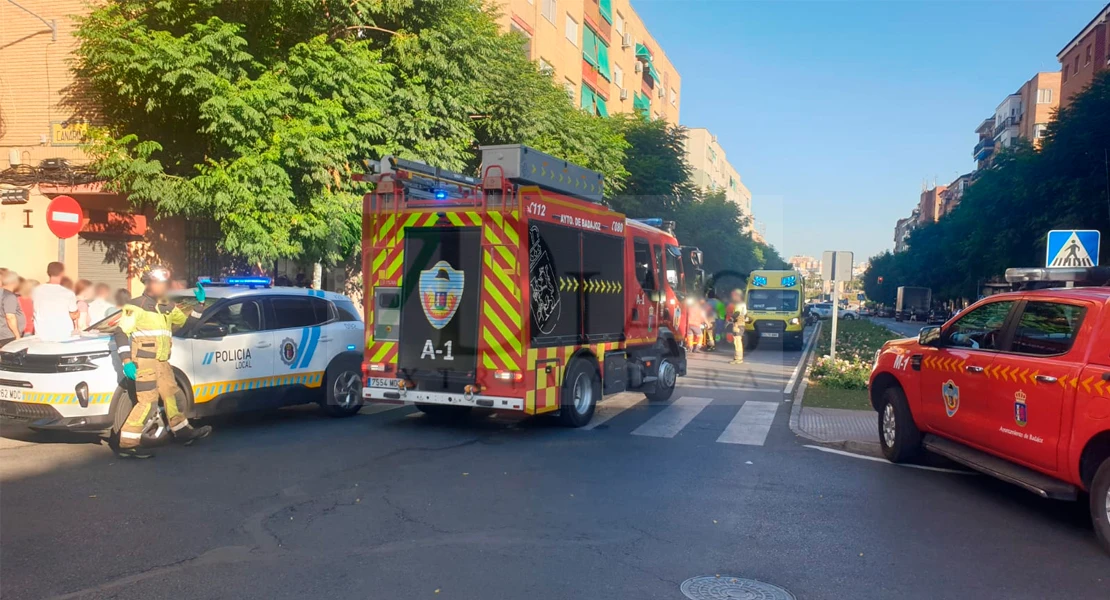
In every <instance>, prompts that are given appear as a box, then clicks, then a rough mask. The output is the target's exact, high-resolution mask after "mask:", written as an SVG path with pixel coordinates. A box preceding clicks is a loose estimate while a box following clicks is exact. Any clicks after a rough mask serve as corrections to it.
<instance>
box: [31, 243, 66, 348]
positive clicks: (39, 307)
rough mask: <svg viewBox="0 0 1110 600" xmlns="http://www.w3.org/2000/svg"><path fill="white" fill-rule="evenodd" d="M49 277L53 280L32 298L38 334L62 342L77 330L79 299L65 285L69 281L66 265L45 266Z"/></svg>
mask: <svg viewBox="0 0 1110 600" xmlns="http://www.w3.org/2000/svg"><path fill="white" fill-rule="evenodd" d="M46 274H47V276H49V277H50V279H49V280H48V281H47V282H46V283H44V284H42V285H40V286H38V287H37V288H35V292H34V294H32V296H31V300H32V301H34V303H35V335H37V336H39V337H40V338H42V339H44V340H47V341H52V342H60V341H62V340H64V339H67V338H69V337H70V336H72V335H73V332H74V331H75V330H76V329H77V296H75V295H74V294H73V292H72V291H70V290H68V289H66V288H65V287H64V286H63V285H62V282H63V281H65V280H68V279H69V278H68V277H66V266H65V265H63V264H62V263H60V262H52V263H50V264H49V265H46Z"/></svg>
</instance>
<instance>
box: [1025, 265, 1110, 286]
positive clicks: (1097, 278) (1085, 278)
mask: <svg viewBox="0 0 1110 600" xmlns="http://www.w3.org/2000/svg"><path fill="white" fill-rule="evenodd" d="M1006 281H1008V282H1010V283H1026V282H1033V281H1059V282H1065V283H1066V282H1069V281H1071V282H1076V283H1079V282H1083V283H1089V284H1093V285H1105V284H1106V283H1107V282H1110V267H1031V268H1011V269H1006Z"/></svg>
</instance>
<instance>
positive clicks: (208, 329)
mask: <svg viewBox="0 0 1110 600" xmlns="http://www.w3.org/2000/svg"><path fill="white" fill-rule="evenodd" d="M226 335H227V326H226V325H221V324H220V323H205V324H204V325H201V326H200V329H198V330H197V337H198V338H206V339H211V338H222V337H224V336H226Z"/></svg>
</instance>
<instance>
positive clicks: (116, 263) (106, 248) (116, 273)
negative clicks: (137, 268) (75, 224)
mask: <svg viewBox="0 0 1110 600" xmlns="http://www.w3.org/2000/svg"><path fill="white" fill-rule="evenodd" d="M126 258H127V241H126V240H121V239H112V238H99V237H98V238H86V237H82V238H81V239H80V240H78V246H77V276H78V277H80V278H81V279H88V280H89V281H91V282H93V283H106V284H108V285H109V286H111V288H112V291H113V292H115V291H116V290H118V289H120V288H124V289H127V279H128V278H127V269H126V267H121V266H120V263H121V262H123V261H125V260H126ZM125 264H126V263H125Z"/></svg>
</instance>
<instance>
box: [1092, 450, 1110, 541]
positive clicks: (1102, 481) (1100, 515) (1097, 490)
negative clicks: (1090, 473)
mask: <svg viewBox="0 0 1110 600" xmlns="http://www.w3.org/2000/svg"><path fill="white" fill-rule="evenodd" d="M1091 521H1092V522H1093V523H1094V526H1095V534H1096V535H1097V536H1098V541H1099V542H1100V543H1101V544H1102V549H1103V550H1105V551H1106V552H1110V457H1108V458H1105V459H1103V461H1102V466H1101V467H1099V468H1098V471H1096V472H1095V478H1094V480H1093V481H1092V482H1091Z"/></svg>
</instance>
